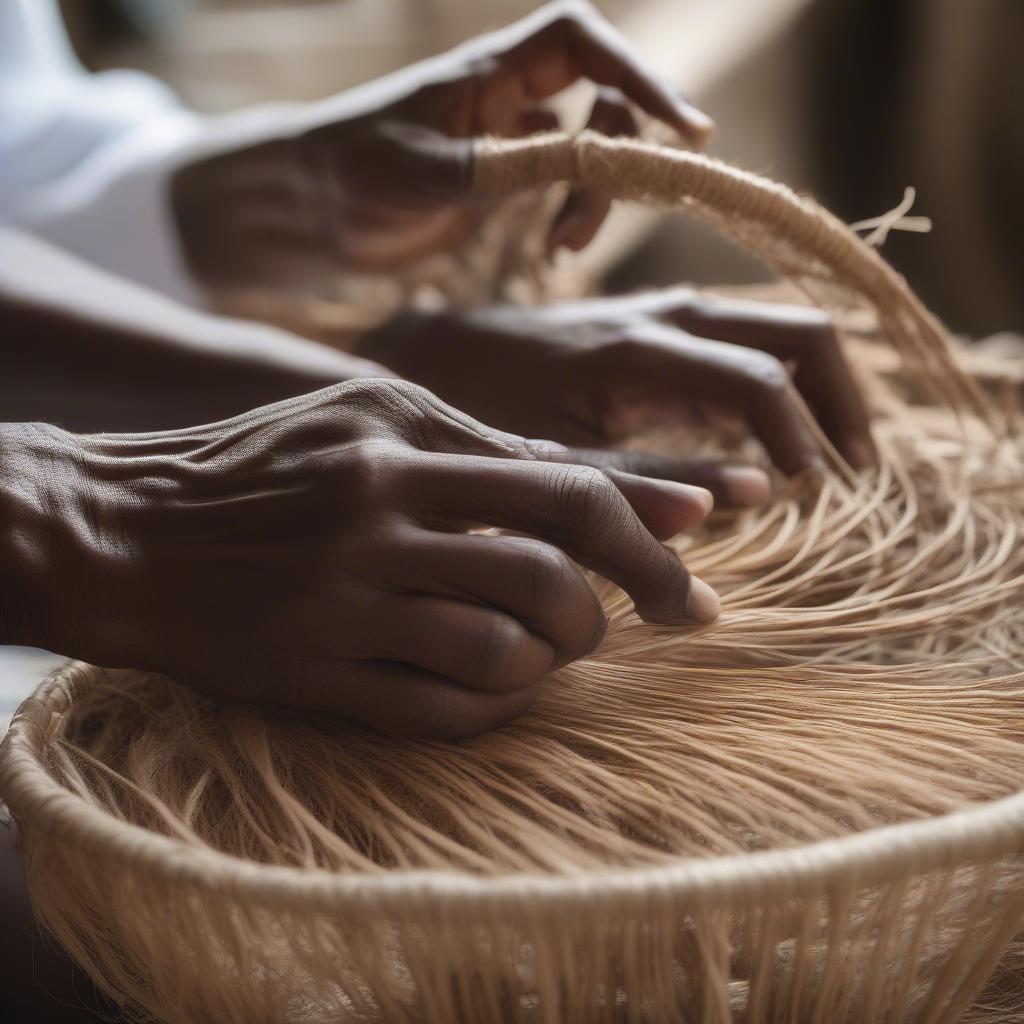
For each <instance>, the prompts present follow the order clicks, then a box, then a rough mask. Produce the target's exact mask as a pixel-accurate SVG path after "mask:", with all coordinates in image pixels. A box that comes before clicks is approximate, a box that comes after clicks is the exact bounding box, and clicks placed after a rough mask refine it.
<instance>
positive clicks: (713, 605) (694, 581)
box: [686, 576, 722, 622]
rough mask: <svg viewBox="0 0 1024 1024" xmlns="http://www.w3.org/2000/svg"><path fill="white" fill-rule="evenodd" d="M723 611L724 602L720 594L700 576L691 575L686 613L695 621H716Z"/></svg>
mask: <svg viewBox="0 0 1024 1024" xmlns="http://www.w3.org/2000/svg"><path fill="white" fill-rule="evenodd" d="M721 612H722V602H721V599H720V598H719V596H718V594H716V593H715V591H714V590H713V589H712V588H711V587H710V586H708V584H707V583H705V582H704V581H703V580H702V579H701V578H700V577H699V576H691V577H690V593H689V595H688V596H687V598H686V614H687V615H688V616H689V617H690V618H691V619H693V620H694V621H695V622H714V621H715V619H717V618H718V616H719V615H720V614H721Z"/></svg>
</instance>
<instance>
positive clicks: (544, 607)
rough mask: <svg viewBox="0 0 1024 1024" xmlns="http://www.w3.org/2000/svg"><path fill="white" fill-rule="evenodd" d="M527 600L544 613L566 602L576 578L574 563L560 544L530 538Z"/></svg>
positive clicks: (526, 564) (527, 566)
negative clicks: (567, 594)
mask: <svg viewBox="0 0 1024 1024" xmlns="http://www.w3.org/2000/svg"><path fill="white" fill-rule="evenodd" d="M525 555H526V558H525V572H526V592H527V600H528V601H529V605H530V607H531V608H536V609H537V611H538V613H540V614H544V613H545V612H546V611H549V610H550V609H551V608H553V607H557V606H558V605H559V604H561V603H562V601H563V600H564V598H565V596H566V592H567V591H568V589H569V587H570V585H571V581H572V578H573V573H574V570H573V564H572V562H571V561H570V560H569V557H568V556H567V555H566V554H565V553H564V552H562V551H559V550H558V548H554V547H551V546H550V545H548V544H542V543H540V542H537V541H534V542H528V543H527V545H526V551H525Z"/></svg>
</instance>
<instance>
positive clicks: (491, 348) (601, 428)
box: [357, 288, 874, 505]
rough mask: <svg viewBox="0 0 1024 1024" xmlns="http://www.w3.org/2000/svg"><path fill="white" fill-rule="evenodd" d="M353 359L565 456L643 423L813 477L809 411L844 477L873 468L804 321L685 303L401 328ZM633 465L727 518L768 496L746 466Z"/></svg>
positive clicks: (691, 300) (847, 384)
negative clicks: (675, 428) (698, 432)
mask: <svg viewBox="0 0 1024 1024" xmlns="http://www.w3.org/2000/svg"><path fill="white" fill-rule="evenodd" d="M357 351H359V352H360V353H361V354H363V355H366V356H368V357H369V358H371V359H374V360H376V361H378V362H381V363H383V364H384V365H385V366H388V367H390V368H391V369H393V370H395V371H396V372H397V373H399V374H400V375H401V376H403V377H407V378H409V379H412V380H415V381H417V382H418V383H421V384H423V385H424V386H425V387H428V388H430V389H431V390H433V391H434V392H435V393H436V394H438V395H439V396H440V397H441V398H443V399H444V400H445V401H448V402H451V403H452V404H454V405H456V406H458V407H459V408H460V409H464V410H465V411H466V412H468V413H470V414H471V415H473V416H479V417H480V418H481V419H484V420H486V421H487V422H488V423H491V424H494V425H495V426H497V427H500V428H502V429H504V430H515V431H517V432H520V433H525V434H530V435H532V436H542V437H551V438H554V439H555V440H558V441H561V442H563V443H565V444H572V445H577V446H588V447H589V446H602V445H605V444H607V443H608V442H610V441H614V440H619V439H621V438H622V437H623V436H624V435H625V434H628V433H629V432H630V430H631V429H633V428H635V427H636V426H637V425H638V424H642V423H644V422H646V421H650V420H658V421H666V420H667V421H668V422H670V423H675V424H683V425H685V424H687V423H693V422H697V423H700V424H709V425H716V424H719V423H721V424H731V423H733V422H734V421H738V422H739V423H741V424H742V425H743V426H744V428H745V429H749V430H751V431H752V432H753V433H754V434H755V435H756V436H757V438H758V439H759V440H760V441H761V442H762V444H763V445H764V447H765V448H766V449H767V452H768V455H769V456H770V457H771V460H772V461H773V462H774V463H775V465H776V466H777V467H778V468H779V469H780V470H782V471H783V472H784V473H786V474H790V475H792V474H796V473H800V472H804V471H808V470H809V471H811V472H820V471H821V470H823V469H824V465H825V463H824V460H823V453H822V450H821V446H820V444H819V442H818V440H817V439H816V437H815V434H814V432H813V430H812V429H811V427H810V426H809V425H808V422H807V418H806V416H805V415H804V413H803V410H802V409H801V405H802V404H806V405H807V406H808V407H809V408H810V410H811V411H812V412H813V414H814V416H815V417H816V418H817V421H818V423H819V425H820V426H821V427H822V429H823V430H824V432H825V434H826V435H827V436H828V437H829V439H830V440H831V441H832V443H833V444H834V445H835V446H836V448H838V449H839V451H840V452H841V453H842V455H843V456H844V457H845V458H846V459H847V460H848V461H849V462H850V463H851V465H853V466H854V467H858V468H862V467H864V466H867V465H869V464H870V463H871V462H872V461H873V460H874V448H873V444H872V441H871V434H870V428H869V422H868V414H867V410H866V407H865V404H864V401H863V398H862V397H861V395H860V392H859V390H858V388H857V385H856V383H855V381H854V378H853V375H852V373H851V370H850V367H849V365H848V364H847V362H846V359H845V357H844V355H843V352H842V349H841V348H840V346H839V342H838V339H837V337H836V334H835V331H834V330H833V329H832V326H831V324H830V322H829V320H828V318H827V317H826V316H825V315H824V314H823V313H820V312H818V311H817V310H814V309H811V308H808V307H803V306H786V305H774V304H770V303H759V302H751V301H741V300H736V299H723V298H715V297H711V296H707V295H701V294H699V293H697V292H694V291H693V290H691V289H684V288H680V289H674V290H668V291H662V292H652V293H650V294H646V295H636V296H628V297H624V298H616V299H595V300H586V301H581V302H571V303H562V304H557V305H552V306H548V307H544V308H539V309H521V308H518V307H511V306H508V307H494V308H490V309H480V310H476V311H472V312H468V313H452V314H445V315H442V316H436V315H434V316H429V315H424V316H420V315H409V316H406V317H403V318H400V319H398V320H396V321H394V322H393V323H390V324H386V325H385V326H384V327H382V328H380V329H379V330H377V331H375V332H373V333H371V334H368V335H366V336H364V337H363V338H362V339H361V341H360V343H359V344H358V346H357ZM787 366H789V367H791V368H792V374H790V372H789V370H788V369H787ZM633 458H634V460H635V461H634V462H633V468H634V471H635V472H638V473H642V474H646V475H652V476H662V477H669V478H672V479H676V480H682V481H687V482H690V483H694V484H699V485H701V486H703V487H706V488H708V489H709V490H711V491H712V492H713V494H714V496H715V500H716V502H717V503H719V504H721V505H753V504H758V503H760V502H761V501H764V500H765V499H766V498H767V497H768V493H769V484H768V478H767V476H766V475H765V474H764V473H763V472H762V471H761V470H759V469H755V468H753V467H750V466H746V467H743V466H738V465H736V464H727V463H721V462H715V461H706V460H705V461H693V460H687V459H663V458H656V457H653V456H643V455H638V456H634V457H633Z"/></svg>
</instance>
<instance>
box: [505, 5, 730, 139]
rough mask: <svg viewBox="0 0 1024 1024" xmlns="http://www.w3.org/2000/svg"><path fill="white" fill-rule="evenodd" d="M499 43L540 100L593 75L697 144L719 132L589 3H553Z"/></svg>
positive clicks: (510, 64)
mask: <svg viewBox="0 0 1024 1024" xmlns="http://www.w3.org/2000/svg"><path fill="white" fill-rule="evenodd" d="M494 43H495V44H496V45H497V46H506V47H507V48H506V49H505V50H504V51H503V52H500V51H499V52H493V53H492V56H494V57H495V58H496V59H497V60H498V62H499V63H500V64H501V65H504V66H507V67H511V68H512V69H514V70H515V71H516V73H517V74H518V75H519V77H520V78H521V79H522V81H523V82H524V86H525V90H526V92H527V94H528V95H530V96H532V97H534V98H536V99H544V98H547V97H549V96H553V95H554V94H555V93H557V92H561V90H562V89H565V88H566V87H567V86H570V85H572V84H573V83H574V82H576V81H578V80H579V79H580V78H588V79H590V80H591V81H592V82H594V83H596V84H597V85H604V86H609V87H611V88H613V89H618V90H619V91H620V92H621V93H622V94H623V95H625V96H626V97H627V98H628V99H629V100H630V101H631V102H633V103H635V104H636V105H637V106H638V107H639V108H640V109H641V110H643V111H644V112H645V113H647V114H649V115H650V116H652V117H655V118H657V119H658V120H659V121H662V122H664V123H665V124H667V125H669V126H670V127H672V128H674V129H675V130H676V131H677V132H679V134H680V135H681V136H682V137H683V138H684V139H686V140H687V141H688V142H690V143H691V144H692V145H695V146H703V145H704V144H706V142H707V140H708V139H709V138H710V136H711V133H712V131H713V130H714V122H713V121H712V120H711V119H710V118H709V117H708V116H707V115H706V114H704V113H703V112H701V111H700V110H698V109H697V108H696V107H694V106H692V105H691V104H690V103H689V102H687V101H686V100H685V99H684V98H683V97H681V96H680V95H678V93H677V92H676V91H675V90H674V89H672V88H671V87H670V86H669V85H667V84H666V83H665V82H663V81H661V80H660V79H659V78H658V77H657V76H656V75H654V74H653V73H651V72H650V71H648V70H647V68H646V67H645V66H644V63H643V61H642V60H641V58H640V57H639V56H638V55H637V54H636V53H634V51H633V49H632V47H631V46H630V44H629V43H628V42H627V41H626V40H625V39H624V38H623V37H622V35H620V34H619V33H618V32H617V31H616V30H615V29H614V28H613V27H612V26H611V25H610V24H609V23H608V22H607V21H605V19H604V18H602V17H601V16H600V15H598V14H597V13H596V12H595V11H594V10H593V8H591V7H590V6H589V5H584V4H577V3H571V4H552V5H549V6H548V7H546V8H544V9H542V10H541V11H539V12H538V13H537V15H535V16H534V17H532V18H527V19H524V20H523V21H522V22H520V23H519V24H518V25H517V26H514V27H513V29H512V30H511V32H509V33H506V34H503V35H501V36H498V37H495V40H494ZM509 44H511V45H509Z"/></svg>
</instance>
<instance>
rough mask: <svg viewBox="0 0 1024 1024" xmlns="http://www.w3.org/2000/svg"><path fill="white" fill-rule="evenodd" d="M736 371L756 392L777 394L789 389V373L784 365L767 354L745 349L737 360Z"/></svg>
mask: <svg viewBox="0 0 1024 1024" xmlns="http://www.w3.org/2000/svg"><path fill="white" fill-rule="evenodd" d="M736 369H737V371H738V372H739V373H740V375H741V376H742V377H743V378H744V379H745V380H746V382H747V384H748V385H749V386H751V387H753V388H754V389H756V390H757V391H767V392H771V393H778V392H782V391H785V390H786V389H787V388H788V387H789V373H788V372H787V370H786V367H785V365H784V364H783V363H782V361H781V360H780V359H777V358H776V357H775V356H773V355H770V354H769V353H768V352H758V351H757V350H756V349H745V350H744V351H743V353H742V354H741V355H740V356H739V357H738V359H737V367H736Z"/></svg>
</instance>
